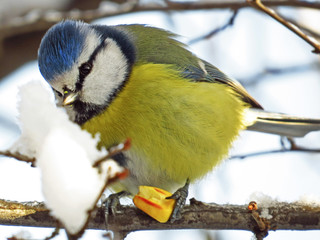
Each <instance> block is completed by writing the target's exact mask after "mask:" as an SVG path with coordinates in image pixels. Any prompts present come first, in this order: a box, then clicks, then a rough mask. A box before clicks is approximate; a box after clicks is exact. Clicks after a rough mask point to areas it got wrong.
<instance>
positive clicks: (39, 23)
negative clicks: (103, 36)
mask: <svg viewBox="0 0 320 240" xmlns="http://www.w3.org/2000/svg"><path fill="white" fill-rule="evenodd" d="M266 2H267V1H266ZM298 2H302V1H290V0H289V1H273V3H274V5H273V6H272V7H273V8H275V9H277V11H279V12H280V13H281V14H282V15H283V16H285V17H286V18H287V19H290V20H293V21H295V22H297V23H298V24H299V25H300V26H303V27H304V28H306V29H308V32H310V33H313V36H314V37H320V25H319V23H320V6H319V3H318V2H317V1H314V2H313V1H309V2H308V5H309V6H310V7H308V8H306V7H297V5H298V4H297V3H298ZM219 3H222V4H220V5H219ZM313 3H314V6H313V7H312V4H313ZM183 4H189V6H191V7H190V9H189V10H181V7H177V6H184V5H183ZM128 6H131V7H132V6H134V7H132V9H131V10H132V12H133V13H125V12H127V11H129V10H130V8H128ZM195 6H201V7H197V8H199V9H198V10H192V9H193V8H194V9H196V7H195ZM157 8H163V9H166V10H168V9H172V10H171V11H155V9H157ZM75 9H78V10H75ZM128 9H129V10H128ZM137 9H138V10H137ZM144 9H145V11H144ZM70 10H72V11H71V12H70ZM146 10H148V11H146ZM151 10H152V11H151ZM236 10H237V12H235V11H236ZM119 11H120V12H121V13H123V14H121V15H120V14H119V15H117V14H116V13H117V12H119ZM124 13H125V14H124ZM107 15H108V17H103V16H107ZM109 15H114V16H109ZM65 17H73V18H77V19H79V18H81V19H84V20H86V21H88V22H94V23H100V24H109V25H116V24H131V23H141V24H148V25H151V26H155V27H160V28H164V29H167V30H170V31H172V32H175V33H177V34H179V35H180V37H179V38H178V39H179V40H180V41H183V42H185V43H186V44H188V45H189V49H190V50H191V51H192V52H194V53H195V54H196V55H198V56H199V57H201V58H203V59H205V60H207V61H209V62H211V63H212V64H214V65H215V66H217V67H218V68H220V69H221V70H222V71H223V72H225V73H226V74H228V75H229V76H231V77H233V78H236V79H238V80H239V81H241V83H242V84H243V85H244V86H245V87H246V88H247V90H248V91H249V93H250V94H251V95H252V96H253V97H254V98H255V99H257V100H258V102H260V103H261V104H262V105H263V106H264V108H265V109H267V110H270V111H276V112H283V113H288V114H292V115H298V116H303V117H312V118H320V63H319V60H320V59H319V55H316V54H314V53H312V52H311V51H312V50H313V49H312V47H311V46H309V45H308V44H307V43H306V42H305V41H303V40H302V39H301V38H299V37H297V36H296V35H295V34H293V33H292V32H290V31H289V30H287V29H286V28H285V27H283V26H282V25H280V24H279V23H278V22H276V21H275V20H273V19H271V18H270V17H269V16H267V15H265V14H264V13H261V12H258V11H257V10H255V9H252V8H251V7H249V6H248V5H247V4H246V2H245V1H240V0H230V1H218V0H217V1H192V2H182V1H179V2H169V1H160V0H158V1H157V0H155V1H149V0H141V1H139V2H134V1H129V2H126V1H121V0H115V1H112V2H106V1H101V0H93V1H85V0H83V1H81V0H57V1H49V0H47V1H44V0H23V1H22V0H19V1H17V0H0V40H1V41H0V44H1V45H0V64H1V65H0V66H1V67H0V133H1V134H0V149H1V150H4V149H6V148H8V147H9V146H10V145H11V144H12V143H13V142H14V141H15V140H16V139H17V138H18V136H19V134H20V131H19V126H18V125H17V118H18V110H17V107H16V106H17V102H18V100H19V99H18V96H17V93H18V89H19V86H21V85H23V84H25V83H26V82H29V81H44V80H43V78H42V76H41V75H40V73H39V70H38V66H37V61H36V56H37V48H38V45H39V43H40V40H41V36H43V34H44V33H45V31H46V30H47V29H48V28H49V27H50V26H51V25H52V24H54V23H55V22H57V21H58V20H61V19H62V18H65ZM231 19H233V21H231V22H233V24H230V25H226V24H227V23H228V22H230V20H231ZM222 26H226V27H225V29H224V30H222V31H219V32H217V33H215V34H212V36H211V35H210V34H209V33H211V32H212V31H214V30H216V29H219V28H221V27H222ZM209 35H210V36H209ZM35 94H36V93H35ZM295 142H296V143H297V144H298V145H299V146H303V147H306V148H316V149H319V148H320V133H311V134H309V135H307V136H306V137H305V138H302V139H295ZM281 148H282V145H281V141H280V137H279V136H273V135H269V134H262V133H255V132H249V131H246V132H242V133H241V135H240V136H239V138H238V140H237V141H236V142H235V144H234V147H233V149H232V150H231V153H230V156H231V157H230V159H226V160H225V161H224V162H223V163H222V164H221V165H220V166H218V167H217V168H216V169H215V170H214V171H213V172H212V173H210V174H209V175H207V176H206V177H205V178H204V179H202V180H201V181H199V182H197V183H196V184H195V185H193V186H192V188H191V191H190V194H189V196H190V197H195V198H197V199H199V200H201V201H204V202H215V203H220V204H225V203H232V204H247V203H248V202H250V201H251V200H254V198H255V196H257V195H261V194H265V195H267V196H269V197H272V198H274V199H277V200H279V201H298V200H299V199H301V198H306V197H307V198H314V199H317V200H318V201H319V202H320V188H319V183H320V154H316V153H306V152H286V153H277V154H271V153H270V152H269V153H266V154H262V155H256V156H252V157H249V156H248V157H246V158H243V159H242V158H237V157H234V156H239V155H245V156H247V155H248V154H250V153H256V152H264V151H267V152H268V151H273V150H278V149H281ZM40 177H41V176H40V175H39V172H38V170H37V169H35V168H31V167H30V166H29V165H28V164H25V163H21V162H18V161H15V160H13V159H10V158H5V157H0V198H1V199H7V200H15V201H33V200H37V201H43V196H42V193H41V186H40ZM53 181H54V180H53ZM52 230H53V229H45V228H29V227H11V226H10V227H9V226H0V239H6V238H8V237H12V236H13V235H17V234H18V235H19V236H22V237H25V238H26V239H43V238H45V237H46V236H48V235H50V234H51V232H52ZM102 234H103V231H94V230H90V231H86V233H85V235H84V236H83V238H82V239H103V238H102ZM252 237H253V234H252V233H250V232H246V231H204V230H201V231H200V230H179V231H178V230H177V231H143V232H135V233H131V234H129V235H128V237H127V238H126V239H163V238H166V239H246V240H248V239H252ZM302 238H304V239H319V238H320V231H276V232H274V231H271V232H270V233H269V236H268V237H267V238H266V239H270V240H271V239H272V240H275V239H291V240H293V239H302ZM55 239H59V240H61V239H66V236H65V234H64V232H63V231H61V233H60V235H59V236H58V237H56V238H55Z"/></svg>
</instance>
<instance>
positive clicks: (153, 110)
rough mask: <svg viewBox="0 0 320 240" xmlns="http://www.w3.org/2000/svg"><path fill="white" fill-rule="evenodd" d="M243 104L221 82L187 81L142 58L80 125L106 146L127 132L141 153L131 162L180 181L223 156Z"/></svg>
mask: <svg viewBox="0 0 320 240" xmlns="http://www.w3.org/2000/svg"><path fill="white" fill-rule="evenodd" d="M245 108H246V105H245V103H243V101H241V99H240V98H239V97H238V96H237V95H236V94H235V93H234V92H233V90H232V89H230V88H229V87H228V86H226V85H224V84H219V83H207V82H190V81H188V80H186V79H183V78H182V77H181V76H179V73H178V72H177V71H175V70H173V69H172V68H171V67H170V66H169V65H163V64H143V65H138V66H134V68H133V71H132V73H131V75H130V78H129V79H128V81H127V83H126V85H125V87H124V88H123V89H122V91H121V92H120V93H119V94H118V95H117V97H116V98H115V99H114V101H113V102H112V103H111V104H110V106H108V108H107V109H106V110H105V112H103V113H102V114H100V115H98V116H96V117H94V118H93V119H91V120H89V121H88V122H86V123H85V124H84V125H83V128H84V129H86V130H88V131H89V132H91V133H92V134H95V133H97V132H99V133H100V134H101V144H100V145H101V146H105V147H109V146H111V145H113V144H116V143H119V142H121V141H123V140H125V139H126V138H131V140H132V148H131V150H130V152H131V155H132V156H137V157H138V158H139V159H143V162H142V163H141V161H140V162H139V164H140V165H141V164H142V165H143V166H136V168H139V167H141V168H145V169H148V170H149V171H150V172H149V173H144V174H148V177H149V179H152V178H153V177H157V176H158V175H159V173H160V172H161V174H162V175H163V174H164V175H165V176H163V177H166V178H168V179H170V180H172V181H175V182H179V183H184V182H185V180H186V178H190V179H191V180H194V179H196V178H199V177H201V176H203V175H205V174H206V173H207V172H208V171H210V170H211V169H212V168H213V167H214V166H215V165H216V164H217V163H219V161H220V160H222V159H223V158H224V157H226V155H227V153H228V150H229V148H230V147H231V144H232V141H233V140H234V139H235V138H236V136H237V135H238V133H239V131H240V130H241V129H243V128H244V126H243V123H242V119H243V116H242V115H243V112H244V109H245ZM137 164H138V163H137ZM138 177H139V176H138ZM148 177H147V178H146V177H145V178H146V179H148Z"/></svg>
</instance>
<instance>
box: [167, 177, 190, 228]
mask: <svg viewBox="0 0 320 240" xmlns="http://www.w3.org/2000/svg"><path fill="white" fill-rule="evenodd" d="M189 185H190V180H189V178H188V179H187V181H186V184H185V185H184V186H183V187H181V188H179V189H178V190H177V191H176V192H175V193H174V194H172V196H170V197H167V199H175V200H176V205H175V206H174V209H173V212H172V214H171V217H170V222H171V223H173V222H174V221H176V220H178V219H180V218H181V210H182V209H183V207H184V205H185V204H186V200H187V197H188V193H189Z"/></svg>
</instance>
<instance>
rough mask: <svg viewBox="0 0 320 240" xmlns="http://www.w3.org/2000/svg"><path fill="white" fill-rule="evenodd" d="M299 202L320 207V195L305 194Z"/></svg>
mask: <svg viewBox="0 0 320 240" xmlns="http://www.w3.org/2000/svg"><path fill="white" fill-rule="evenodd" d="M297 203H299V204H302V205H307V206H313V207H320V197H319V196H316V195H303V196H301V197H300V199H299V200H298V201H297Z"/></svg>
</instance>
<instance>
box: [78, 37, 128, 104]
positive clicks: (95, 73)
mask: <svg viewBox="0 0 320 240" xmlns="http://www.w3.org/2000/svg"><path fill="white" fill-rule="evenodd" d="M127 69H128V63H127V60H126V57H125V56H124V55H123V53H122V52H121V50H120V48H119V46H118V45H117V44H116V43H115V42H114V41H113V40H111V39H106V47H105V48H104V49H103V50H101V51H100V52H99V53H98V55H97V56H96V59H95V61H94V62H93V68H92V71H91V72H90V74H89V75H88V76H87V77H86V79H85V81H84V86H83V89H82V94H81V95H82V96H81V99H82V100H83V101H85V102H90V103H94V104H98V105H103V104H105V103H106V102H107V101H108V100H109V99H110V97H111V95H112V94H113V93H114V92H115V91H117V89H118V88H119V87H120V86H121V85H122V84H123V82H124V81H125V78H126V74H127Z"/></svg>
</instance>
